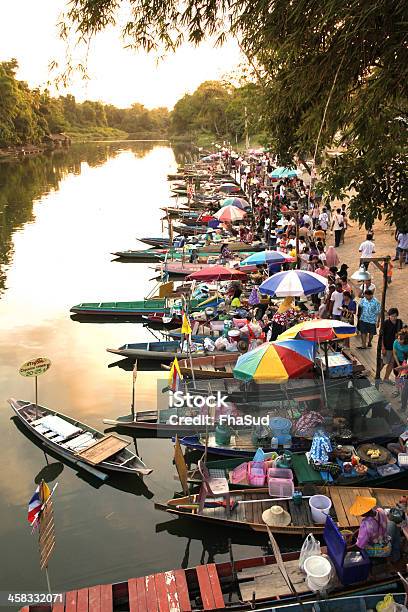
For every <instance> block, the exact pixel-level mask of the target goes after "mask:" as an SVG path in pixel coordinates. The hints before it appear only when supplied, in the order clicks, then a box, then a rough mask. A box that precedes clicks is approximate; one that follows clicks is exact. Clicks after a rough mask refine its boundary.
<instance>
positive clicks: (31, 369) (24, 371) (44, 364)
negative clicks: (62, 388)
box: [19, 357, 51, 377]
mask: <svg viewBox="0 0 408 612" xmlns="http://www.w3.org/2000/svg"><path fill="white" fill-rule="evenodd" d="M50 366H51V361H50V360H49V359H47V358H46V357H38V358H37V359H32V360H31V361H26V362H25V363H23V365H22V366H21V367H20V369H19V372H20V374H21V376H29V377H32V376H40V374H44V372H46V371H47V370H48V369H49V368H50Z"/></svg>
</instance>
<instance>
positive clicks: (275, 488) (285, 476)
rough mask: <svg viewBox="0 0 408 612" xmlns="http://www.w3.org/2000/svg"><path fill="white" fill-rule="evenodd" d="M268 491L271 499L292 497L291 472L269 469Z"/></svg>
mask: <svg viewBox="0 0 408 612" xmlns="http://www.w3.org/2000/svg"><path fill="white" fill-rule="evenodd" d="M268 490H269V495H270V496H271V497H292V495H293V492H294V490H295V486H294V484H293V473H292V470H289V469H287V468H276V467H274V468H269V470H268Z"/></svg>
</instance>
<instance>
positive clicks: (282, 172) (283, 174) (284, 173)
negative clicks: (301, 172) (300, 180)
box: [271, 166, 297, 179]
mask: <svg viewBox="0 0 408 612" xmlns="http://www.w3.org/2000/svg"><path fill="white" fill-rule="evenodd" d="M295 176H297V171H296V170H295V169H294V168H285V167H284V166H279V167H278V168H275V170H274V171H273V172H272V173H271V178H275V179H280V178H294V177H295Z"/></svg>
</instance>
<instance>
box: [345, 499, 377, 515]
mask: <svg viewBox="0 0 408 612" xmlns="http://www.w3.org/2000/svg"><path fill="white" fill-rule="evenodd" d="M376 505H377V500H376V499H375V497H362V496H361V495H357V497H356V499H355V501H354V504H353V505H352V506H351V508H350V509H349V512H350V514H352V515H353V516H361V515H362V514H365V513H366V512H369V511H370V510H372V509H373V508H375V506H376Z"/></svg>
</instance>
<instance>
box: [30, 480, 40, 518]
mask: <svg viewBox="0 0 408 612" xmlns="http://www.w3.org/2000/svg"><path fill="white" fill-rule="evenodd" d="M41 506H42V501H41V499H40V485H38V487H37V488H36V490H35V492H34V495H33V496H32V498H31V499H30V501H29V502H28V514H27V520H28V522H29V523H30V525H34V523H35V522H36V520H37V518H38V515H39V514H40V511H41Z"/></svg>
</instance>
